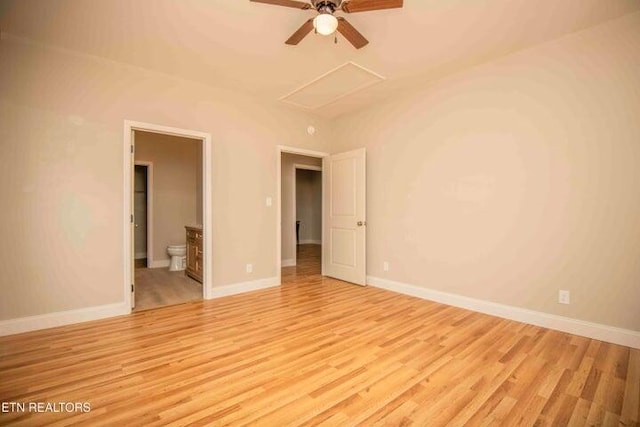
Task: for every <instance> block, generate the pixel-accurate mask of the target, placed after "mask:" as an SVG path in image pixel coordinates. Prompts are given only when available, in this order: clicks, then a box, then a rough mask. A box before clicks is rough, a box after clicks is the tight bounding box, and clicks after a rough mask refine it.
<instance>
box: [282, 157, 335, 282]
mask: <svg viewBox="0 0 640 427" xmlns="http://www.w3.org/2000/svg"><path fill="white" fill-rule="evenodd" d="M283 153H288V154H298V155H301V156H308V157H316V158H320V159H322V158H325V157H327V156H329V153H325V152H322V151H314V150H308V149H306V148H298V147H290V146H286V145H278V146H277V147H276V182H277V185H276V187H277V195H276V205H277V208H276V271H277V278H278V280H277V283H278V285H281V284H282V154H283ZM294 171H295V166H294ZM321 173H322V174H323V175H324V170H323V171H322V172H321ZM294 192H295V183H294ZM294 201H295V199H294ZM293 206H294V207H293V209H294V210H295V203H294V205H293ZM322 210H323V212H324V197H323V198H322ZM294 217H295V216H294ZM294 239H295V235H294ZM322 239H323V242H322V244H323V245H324V221H322ZM322 273H323V274H324V259H323V260H322Z"/></svg>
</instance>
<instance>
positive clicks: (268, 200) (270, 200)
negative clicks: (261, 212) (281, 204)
mask: <svg viewBox="0 0 640 427" xmlns="http://www.w3.org/2000/svg"><path fill="white" fill-rule="evenodd" d="M266 205H267V207H268V208H270V207H271V205H273V199H272V198H271V197H267V201H266Z"/></svg>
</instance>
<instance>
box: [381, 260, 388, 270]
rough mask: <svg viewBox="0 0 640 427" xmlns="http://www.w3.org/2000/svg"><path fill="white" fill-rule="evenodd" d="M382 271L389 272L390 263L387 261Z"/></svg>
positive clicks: (383, 264)
mask: <svg viewBox="0 0 640 427" xmlns="http://www.w3.org/2000/svg"><path fill="white" fill-rule="evenodd" d="M382 269H383V270H384V271H389V263H388V262H387V261H385V262H383V263H382Z"/></svg>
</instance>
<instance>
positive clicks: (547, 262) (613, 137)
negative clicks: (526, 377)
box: [332, 14, 640, 331]
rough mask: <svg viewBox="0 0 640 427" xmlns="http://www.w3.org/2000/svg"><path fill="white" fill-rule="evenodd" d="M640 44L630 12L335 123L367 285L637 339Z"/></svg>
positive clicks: (637, 19) (638, 20) (639, 19)
mask: <svg viewBox="0 0 640 427" xmlns="http://www.w3.org/2000/svg"><path fill="white" fill-rule="evenodd" d="M638 46H640V14H634V15H631V16H629V17H626V18H622V19H620V20H617V21H612V22H610V23H608V24H605V25H603V26H599V27H595V28H592V29H589V30H586V31H584V32H580V33H575V34H573V35H570V36H568V37H565V38H563V39H560V40H558V41H555V42H552V43H547V44H544V45H540V46H538V47H536V48H533V49H529V50H527V51H523V52H521V53H518V54H515V55H511V56H508V57H505V58H503V59H501V60H499V61H496V62H493V63H490V64H487V65H484V66H480V67H477V68H475V69H472V70H469V71H466V72H464V73H460V74H458V75H455V76H452V77H450V78H448V79H445V80H441V81H439V82H435V83H431V84H427V83H425V84H423V85H422V86H417V87H416V88H415V92H414V93H411V94H404V95H402V96H399V97H398V98H397V99H394V100H391V101H389V102H386V103H383V104H381V105H378V106H375V107H373V108H370V109H368V110H367V111H364V112H361V113H359V114H355V115H352V116H348V117H344V118H342V119H341V120H339V121H338V122H337V123H336V124H335V128H334V131H335V132H336V143H335V144H334V145H333V147H332V152H339V151H342V150H347V149H350V148H354V147H361V146H362V147H366V148H367V161H368V164H367V178H368V183H367V185H368V188H367V222H368V224H369V227H368V228H367V232H368V233H367V266H368V274H369V275H371V276H375V277H379V278H383V279H390V280H394V281H398V282H403V283H407V284H413V285H417V286H420V287H425V288H431V289H435V290H439V291H445V292H449V293H453V294H460V295H464V296H468V297H473V298H479V299H482V300H488V301H495V302H498V303H504V304H508V305H513V306H518V307H524V308H527V309H532V310H538V311H542V312H547V313H553V314H558V315H563V316H568V317H572V318H576V319H582V320H586V321H592V322H597V323H602V324H606V325H612V326H618V327H622V328H628V329H632V330H636V331H638V330H640V309H638V302H639V301H640V190H639V189H640V186H639V184H640V90H639V88H640V49H638ZM384 261H388V262H389V263H390V270H389V271H388V272H384V271H383V268H382V267H383V262H384ZM559 289H567V290H570V291H571V305H559V304H558V303H557V298H558V290H559Z"/></svg>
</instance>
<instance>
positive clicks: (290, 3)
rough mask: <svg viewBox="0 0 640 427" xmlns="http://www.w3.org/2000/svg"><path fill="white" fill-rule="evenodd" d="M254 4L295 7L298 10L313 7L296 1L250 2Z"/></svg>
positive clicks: (255, 0) (271, 0) (268, 0)
mask: <svg viewBox="0 0 640 427" xmlns="http://www.w3.org/2000/svg"><path fill="white" fill-rule="evenodd" d="M249 1H252V2H254V3H266V4H273V5H275V6H285V7H294V8H296V9H303V10H306V9H311V5H310V4H309V3H303V2H301V1H294V0H249Z"/></svg>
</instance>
